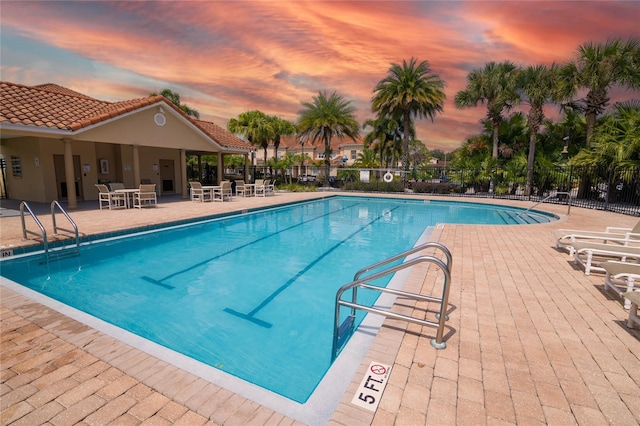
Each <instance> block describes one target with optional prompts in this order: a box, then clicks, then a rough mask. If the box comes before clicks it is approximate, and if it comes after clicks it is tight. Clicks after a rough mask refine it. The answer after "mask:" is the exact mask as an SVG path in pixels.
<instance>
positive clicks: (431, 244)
mask: <svg viewBox="0 0 640 426" xmlns="http://www.w3.org/2000/svg"><path fill="white" fill-rule="evenodd" d="M429 247H434V248H437V249H440V250H442V251H443V252H444V254H445V256H447V268H449V270H451V263H452V257H451V252H450V251H449V249H448V248H446V247H445V246H444V245H443V244H440V243H435V242H428V243H424V244H421V245H419V246H415V247H413V248H411V249H409V250H407V251H403V252H402V253H399V254H396V255H395V256H392V257H390V258H388V259H385V260H383V261H381V262H378V263H374V264H373V265H369V266H365V267H364V268H362V269H360V270H359V271H358V272H356V273H355V274H354V275H353V281H357V280H359V279H360V278H361V277H362V274H364V273H365V272H369V271H371V270H374V269H378V268H379V267H381V266H384V265H387V264H389V263H392V262H395V261H396V260H400V259H402V258H403V257H407V256H409V255H410V254H413V253H416V252H419V251H421V250H424V249H426V248H429Z"/></svg>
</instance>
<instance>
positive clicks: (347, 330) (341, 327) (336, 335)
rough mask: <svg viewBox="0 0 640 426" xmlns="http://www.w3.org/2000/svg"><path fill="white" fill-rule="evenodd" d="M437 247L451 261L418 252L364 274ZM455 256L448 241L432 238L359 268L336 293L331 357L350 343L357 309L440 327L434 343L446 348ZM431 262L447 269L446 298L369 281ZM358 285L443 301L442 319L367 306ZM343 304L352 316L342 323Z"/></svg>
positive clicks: (415, 297) (422, 299)
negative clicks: (347, 297)
mask: <svg viewBox="0 0 640 426" xmlns="http://www.w3.org/2000/svg"><path fill="white" fill-rule="evenodd" d="M430 247H433V248H436V249H439V250H441V251H442V252H443V253H444V255H445V256H446V258H447V262H446V263H445V262H443V261H442V260H440V259H438V258H437V257H434V256H426V255H422V256H418V257H415V258H412V259H410V260H407V261H405V262H403V263H401V264H398V265H395V266H392V267H389V268H387V269H383V270H381V271H379V272H376V273H372V274H371V275H368V276H366V277H364V278H363V277H362V276H363V274H365V273H366V272H370V271H373V270H376V269H379V268H381V267H382V266H385V265H388V264H389V263H392V262H395V261H397V260H400V259H402V258H404V257H406V256H408V255H410V254H413V253H416V252H419V251H422V250H424V249H426V248H430ZM452 261H453V260H452V257H451V252H450V251H449V249H447V248H446V247H445V246H444V245H442V244H440V243H435V242H428V243H425V244H421V245H419V246H416V247H414V248H412V249H410V250H407V251H405V252H402V253H399V254H397V255H395V256H392V257H390V258H388V259H385V260H383V261H381V262H378V263H375V264H373V265H370V266H367V267H365V268H362V269H360V270H359V271H358V272H356V273H355V275H354V277H353V281H352V282H350V283H349V284H345V285H343V286H342V287H340V289H338V291H337V293H336V305H335V316H334V328H333V346H332V350H331V361H334V360H335V359H336V358H337V357H338V354H339V353H340V351H341V350H342V347H343V346H344V344H345V343H346V341H347V340H348V338H349V337H350V336H351V335H352V334H353V332H354V326H355V324H354V323H355V317H356V310H362V311H365V312H370V313H373V314H378V315H383V316H386V317H388V318H394V319H398V320H403V321H407V322H411V323H414V324H419V325H423V326H428V327H436V328H437V329H438V330H437V332H436V337H435V339H431V346H433V347H434V348H436V349H444V348H446V346H447V344H446V343H445V342H443V341H442V339H443V334H444V326H445V321H446V320H447V319H448V317H447V309H448V306H449V305H448V300H449V285H450V281H451V264H452ZM424 262H426V263H431V264H434V265H435V266H437V267H438V268H440V269H441V270H442V271H443V272H444V280H443V286H442V298H436V297H432V296H425V295H422V294H416V293H410V292H406V291H402V290H394V289H390V288H385V287H380V286H375V285H372V284H369V282H370V281H373V280H375V279H378V278H381V277H383V276H386V275H389V274H393V273H395V272H397V271H400V270H402V269H406V268H410V267H412V266H415V265H417V264H420V263H424ZM358 288H366V289H369V290H374V291H379V292H381V293H390V294H394V295H396V296H401V297H404V298H407V299H413V300H416V301H427V302H437V303H440V310H439V312H438V313H437V314H436V319H437V320H438V321H437V322H435V321H428V320H426V319H422V318H416V317H413V316H409V315H403V314H399V313H396V312H391V311H390V310H385V309H380V308H375V307H372V306H366V305H361V304H359V303H358ZM347 290H352V295H351V301H348V300H343V299H342V296H343V294H344V293H345V292H346V291H347ZM342 306H346V307H349V308H351V312H350V314H349V316H348V317H347V318H346V319H345V320H344V321H343V323H342V324H340V308H341V307H342Z"/></svg>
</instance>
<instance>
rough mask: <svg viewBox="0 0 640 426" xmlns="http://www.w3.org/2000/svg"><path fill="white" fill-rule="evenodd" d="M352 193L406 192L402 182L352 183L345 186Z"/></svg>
mask: <svg viewBox="0 0 640 426" xmlns="http://www.w3.org/2000/svg"><path fill="white" fill-rule="evenodd" d="M344 189H346V190H350V191H369V192H404V188H403V187H402V182H388V183H387V182H350V183H346V184H345V185H344Z"/></svg>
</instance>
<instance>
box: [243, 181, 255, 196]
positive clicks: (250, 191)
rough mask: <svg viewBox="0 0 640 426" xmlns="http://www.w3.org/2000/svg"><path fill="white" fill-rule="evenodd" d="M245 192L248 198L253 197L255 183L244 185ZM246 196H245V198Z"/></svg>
mask: <svg viewBox="0 0 640 426" xmlns="http://www.w3.org/2000/svg"><path fill="white" fill-rule="evenodd" d="M244 187H245V190H246V189H248V190H249V196H253V195H256V184H255V183H245V184H244ZM246 196H247V195H246V194H245V197H246Z"/></svg>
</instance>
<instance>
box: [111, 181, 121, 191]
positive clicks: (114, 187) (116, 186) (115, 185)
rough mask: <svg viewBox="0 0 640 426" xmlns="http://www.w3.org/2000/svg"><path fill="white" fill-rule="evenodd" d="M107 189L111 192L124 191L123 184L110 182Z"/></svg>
mask: <svg viewBox="0 0 640 426" xmlns="http://www.w3.org/2000/svg"><path fill="white" fill-rule="evenodd" d="M109 188H111V190H112V191H115V190H116V189H124V183H121V182H111V183H110V184H109Z"/></svg>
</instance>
